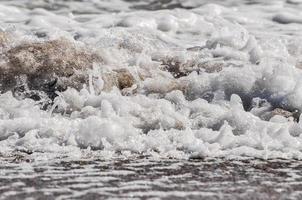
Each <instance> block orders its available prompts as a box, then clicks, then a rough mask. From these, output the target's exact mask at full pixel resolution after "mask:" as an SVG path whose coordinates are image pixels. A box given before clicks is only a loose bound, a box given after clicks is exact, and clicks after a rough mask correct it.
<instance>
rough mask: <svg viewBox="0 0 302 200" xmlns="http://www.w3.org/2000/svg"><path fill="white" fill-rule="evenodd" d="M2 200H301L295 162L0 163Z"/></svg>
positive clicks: (300, 176) (15, 159) (8, 160)
mask: <svg viewBox="0 0 302 200" xmlns="http://www.w3.org/2000/svg"><path fill="white" fill-rule="evenodd" d="M0 163H1V166H0V174H1V176H0V193H1V199H28V198H31V197H32V198H33V199H108V198H109V199H171V200H173V199H301V198H302V182H301V180H302V171H301V169H302V162H301V161H294V160H271V161H265V160H254V159H249V158H247V159H244V160H226V159H198V160H173V159H172V160H168V159H164V160H163V159H159V160H154V159H148V158H135V159H131V160H129V159H113V160H110V161H106V160H93V161H91V160H79V161H66V160H64V159H62V160H61V161H59V160H57V161H55V162H35V161H32V160H26V159H24V158H22V157H12V158H6V159H1V161H0Z"/></svg>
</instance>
